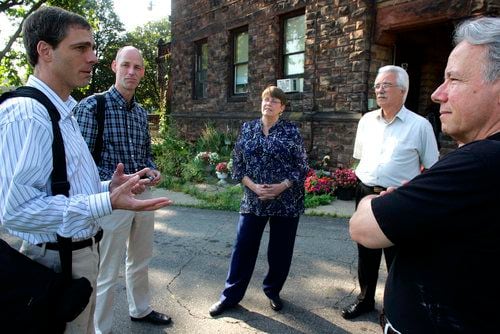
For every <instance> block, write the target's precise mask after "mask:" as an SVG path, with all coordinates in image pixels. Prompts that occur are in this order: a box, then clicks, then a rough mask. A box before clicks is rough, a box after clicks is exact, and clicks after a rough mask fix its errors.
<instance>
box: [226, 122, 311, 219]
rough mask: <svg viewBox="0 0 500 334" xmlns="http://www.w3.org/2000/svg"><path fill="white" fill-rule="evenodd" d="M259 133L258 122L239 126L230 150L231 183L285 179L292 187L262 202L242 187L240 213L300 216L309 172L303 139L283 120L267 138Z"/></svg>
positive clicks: (260, 131)
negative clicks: (247, 179)
mask: <svg viewBox="0 0 500 334" xmlns="http://www.w3.org/2000/svg"><path fill="white" fill-rule="evenodd" d="M262 129H263V125H262V121H261V120H260V119H257V120H253V121H250V122H246V123H244V124H243V125H242V127H241V131H240V135H239V137H238V140H237V142H236V144H235V147H234V150H233V171H232V177H233V179H235V180H237V181H241V180H242V179H243V177H244V176H245V175H246V176H247V177H249V178H250V179H251V180H252V181H253V182H255V183H258V184H265V183H267V184H273V183H280V182H282V181H283V180H285V179H288V180H290V181H291V182H292V184H293V185H292V187H290V188H289V189H287V190H285V191H284V192H282V193H281V194H280V196H279V197H277V198H276V199H274V200H267V201H261V200H260V199H259V198H258V197H257V195H256V194H255V193H254V192H253V191H251V190H250V189H249V188H248V187H245V189H244V195H243V199H242V201H241V206H240V213H252V214H255V215H257V216H285V217H287V216H288V217H290V216H292V217H296V216H299V215H300V214H301V213H303V212H304V181H305V178H306V174H307V171H308V169H309V167H308V164H307V154H306V151H305V148H304V141H303V139H302V136H301V135H300V132H299V130H298V128H297V126H295V125H294V124H293V123H292V122H290V121H287V120H283V119H280V120H278V122H276V124H274V125H273V126H272V127H271V128H270V129H269V135H268V136H265V135H264V133H263V130H262Z"/></svg>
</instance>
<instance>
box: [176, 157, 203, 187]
mask: <svg viewBox="0 0 500 334" xmlns="http://www.w3.org/2000/svg"><path fill="white" fill-rule="evenodd" d="M181 179H182V181H184V182H194V183H199V182H203V181H204V180H205V173H204V171H203V169H202V167H201V165H200V164H199V163H196V162H194V161H189V162H186V163H184V164H182V175H181Z"/></svg>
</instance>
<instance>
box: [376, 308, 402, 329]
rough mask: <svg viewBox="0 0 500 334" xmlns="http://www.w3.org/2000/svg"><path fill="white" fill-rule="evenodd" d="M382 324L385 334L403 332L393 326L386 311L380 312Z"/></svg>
mask: <svg viewBox="0 0 500 334" xmlns="http://www.w3.org/2000/svg"><path fill="white" fill-rule="evenodd" d="M379 320H380V326H382V330H383V331H384V334H401V332H400V331H398V330H396V328H394V327H392V324H391V323H390V322H389V320H387V318H386V317H385V314H384V312H382V313H380V318H379Z"/></svg>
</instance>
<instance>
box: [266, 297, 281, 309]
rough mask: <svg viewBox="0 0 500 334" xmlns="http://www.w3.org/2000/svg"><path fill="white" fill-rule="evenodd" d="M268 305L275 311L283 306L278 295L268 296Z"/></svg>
mask: <svg viewBox="0 0 500 334" xmlns="http://www.w3.org/2000/svg"><path fill="white" fill-rule="evenodd" d="M269 305H271V308H272V309H273V310H275V311H279V310H281V309H282V308H283V301H282V300H281V298H280V297H274V298H269Z"/></svg>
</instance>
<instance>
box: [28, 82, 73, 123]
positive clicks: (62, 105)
mask: <svg viewBox="0 0 500 334" xmlns="http://www.w3.org/2000/svg"><path fill="white" fill-rule="evenodd" d="M26 84H27V85H28V86H31V87H34V88H37V89H38V90H40V91H42V92H43V93H44V94H45V95H46V96H47V97H48V98H49V100H50V101H51V102H52V103H53V104H54V105H55V107H56V108H57V110H58V111H59V113H60V114H61V118H67V117H69V116H70V115H72V110H73V108H74V107H75V106H76V104H77V102H76V100H75V99H74V98H73V97H72V96H71V95H70V96H69V98H68V99H67V100H66V101H63V100H62V99H61V98H60V97H59V95H57V93H56V92H54V91H53V90H52V88H50V87H49V86H48V85H47V84H46V83H45V82H43V81H42V80H40V79H39V78H37V77H35V76H34V75H30V76H29V78H28V81H27V83H26Z"/></svg>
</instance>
